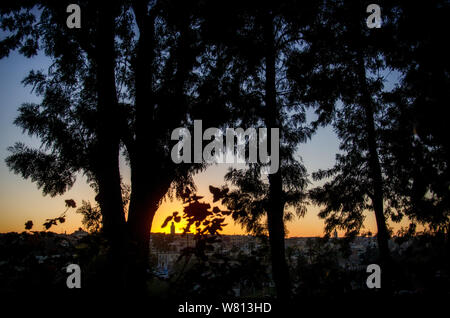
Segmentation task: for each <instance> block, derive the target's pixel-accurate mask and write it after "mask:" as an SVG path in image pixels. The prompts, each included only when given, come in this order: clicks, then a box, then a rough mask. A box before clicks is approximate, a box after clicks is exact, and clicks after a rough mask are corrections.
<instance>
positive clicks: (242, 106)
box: [215, 1, 317, 300]
mask: <svg viewBox="0 0 450 318" xmlns="http://www.w3.org/2000/svg"><path fill="white" fill-rule="evenodd" d="M227 5H229V7H228V8H222V10H221V12H225V16H226V17H228V16H230V17H232V18H230V23H228V28H229V29H230V30H229V31H228V32H231V33H232V34H233V40H230V39H229V38H228V37H227V34H226V31H227V30H228V29H225V31H222V33H220V34H219V35H218V40H219V41H220V40H222V43H224V44H225V45H226V46H227V47H228V48H229V49H230V50H232V51H233V52H234V54H235V55H234V56H235V58H234V65H233V66H234V68H233V76H234V77H235V78H236V79H238V81H239V82H238V83H239V85H238V86H237V89H236V90H235V91H234V94H235V97H234V98H235V100H233V102H234V103H235V104H234V107H235V108H234V110H235V114H237V116H236V117H237V118H238V122H239V123H241V124H244V125H255V126H264V127H267V128H268V129H269V130H270V128H278V129H279V132H280V149H279V150H280V169H279V170H278V171H277V172H275V173H272V174H269V175H268V176H267V178H266V177H265V176H263V175H262V174H261V168H262V167H263V166H264V165H261V164H256V165H250V166H249V168H248V170H246V171H239V170H236V169H233V170H231V171H230V172H229V173H228V174H227V176H226V179H227V180H228V181H231V183H232V184H233V185H234V186H237V190H236V191H231V192H230V193H228V192H227V190H226V189H225V188H223V189H222V190H219V189H216V190H215V191H216V192H217V194H218V197H217V199H223V203H224V204H226V206H227V207H228V208H229V209H230V210H231V211H232V212H233V217H234V218H235V219H236V220H237V221H238V222H240V223H241V224H243V225H244V226H245V227H246V228H247V230H251V231H253V232H261V230H264V229H265V227H264V225H263V224H262V222H264V218H265V217H267V219H266V220H267V227H266V229H267V231H268V234H269V241H270V247H271V260H272V271H273V279H274V282H275V285H276V289H277V296H278V298H279V299H280V300H287V299H288V298H289V297H290V282H289V273H288V269H287V264H286V259H285V247H284V239H285V235H286V233H285V226H284V222H285V220H286V219H289V218H290V217H292V213H290V212H287V211H285V210H286V208H287V207H288V206H291V207H294V209H295V212H296V213H297V215H299V216H302V215H304V213H305V211H306V210H305V199H306V196H305V189H306V184H307V178H306V170H305V168H304V166H303V164H302V163H301V160H299V159H298V158H297V155H298V154H296V150H297V146H298V144H299V143H301V142H305V141H306V140H307V138H308V137H309V136H310V134H311V132H312V131H311V130H310V129H309V128H307V127H306V126H305V121H306V116H305V109H304V107H303V105H302V104H301V103H300V102H299V100H298V99H296V98H289V96H290V92H291V90H292V89H293V87H292V86H293V85H296V83H295V82H293V81H289V80H288V79H287V77H286V66H287V64H286V62H287V61H288V57H289V56H290V55H291V54H293V52H295V51H296V50H301V48H302V45H303V43H302V37H303V35H302V32H303V30H304V29H306V28H307V26H308V23H309V22H310V21H311V18H312V17H313V16H314V14H315V13H316V7H317V3H316V2H313V3H309V4H305V3H302V2H300V1H284V2H283V3H276V2H272V1H266V2H263V3H259V2H258V3H254V2H252V1H249V2H244V3H237V2H233V3H229V2H227ZM268 138H269V139H270V132H269V136H268ZM273 150H274V149H271V151H272V152H273ZM221 191H222V192H221Z"/></svg>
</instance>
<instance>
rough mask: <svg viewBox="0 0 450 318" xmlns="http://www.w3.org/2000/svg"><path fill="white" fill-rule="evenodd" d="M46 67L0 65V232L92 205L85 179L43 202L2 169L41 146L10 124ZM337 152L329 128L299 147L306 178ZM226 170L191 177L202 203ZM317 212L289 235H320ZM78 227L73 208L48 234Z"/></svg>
mask: <svg viewBox="0 0 450 318" xmlns="http://www.w3.org/2000/svg"><path fill="white" fill-rule="evenodd" d="M49 62H50V61H49V59H48V58H46V57H45V56H42V55H38V56H36V57H34V58H32V59H27V58H25V57H23V56H21V55H19V54H17V53H15V52H13V53H11V55H10V56H9V57H8V58H4V59H2V60H0V232H10V231H16V232H21V231H23V230H24V224H25V222H26V221H27V220H32V221H33V223H34V227H33V230H42V229H43V226H42V224H43V223H44V222H45V219H47V218H54V217H57V216H59V215H60V214H61V213H62V212H63V211H64V210H65V206H64V200H65V199H74V200H75V201H76V203H77V204H78V205H81V201H82V200H90V201H91V203H94V192H93V190H92V189H91V188H90V187H89V186H88V185H87V184H86V178H85V177H84V176H82V175H80V176H79V177H78V178H77V182H76V184H75V185H74V187H73V188H72V189H71V190H70V191H69V192H67V193H66V194H64V195H63V196H58V197H55V198H51V197H49V196H45V197H44V196H43V195H42V192H41V191H40V190H39V189H37V187H36V184H35V183H32V182H31V180H24V179H22V178H21V177H20V176H19V175H15V174H13V173H12V172H10V171H9V170H8V167H7V166H6V164H5V158H6V157H7V155H8V152H7V147H9V146H11V145H13V144H14V142H17V141H21V142H25V143H26V144H27V145H31V146H36V147H39V146H40V143H39V141H38V140H37V139H35V138H30V137H29V136H28V135H24V134H22V131H21V129H20V128H18V127H16V126H14V125H13V121H14V119H15V118H16V116H17V115H18V112H17V108H18V106H20V105H21V104H22V103H24V102H39V98H37V97H36V96H34V95H33V94H32V93H31V88H30V87H24V86H23V85H22V84H21V83H20V82H21V80H22V79H23V78H24V77H25V76H26V75H27V73H28V72H29V71H30V70H31V69H43V70H46V69H47V67H48V65H49ZM243 128H244V127H243ZM245 128H247V127H245ZM337 151H338V140H337V138H336V135H335V134H334V132H333V131H332V129H331V128H330V127H327V128H321V129H319V131H318V132H317V134H315V135H314V136H313V138H312V140H311V141H309V142H308V143H307V144H302V145H300V148H299V153H300V154H301V156H302V158H303V161H304V164H305V166H306V168H307V169H308V173H309V174H311V173H312V172H314V171H316V170H318V169H319V168H321V169H326V168H330V167H332V166H333V164H334V158H335V154H336V152H337ZM228 167H229V165H227V164H217V165H214V166H211V167H209V168H208V169H207V170H205V171H204V172H202V173H199V174H198V175H196V176H195V181H196V184H197V186H198V194H199V195H202V196H205V198H204V199H203V200H205V201H206V202H209V203H211V204H212V195H211V194H210V193H209V190H208V186H209V185H214V186H221V185H223V183H224V181H223V176H224V174H225V173H226V171H227V169H228ZM121 173H122V175H123V178H124V181H125V182H127V183H129V175H130V173H129V168H128V167H127V166H126V164H125V163H124V162H123V160H122V161H121ZM173 211H180V212H182V205H181V203H180V202H178V201H170V200H169V199H166V200H165V201H164V202H163V203H162V205H161V207H160V209H159V210H158V211H157V214H156V216H155V219H154V222H153V228H152V232H161V231H165V232H167V231H169V227H167V228H165V229H161V227H160V225H161V224H162V223H163V221H164V219H165V218H166V217H167V216H168V215H171V214H172V212H173ZM318 211H319V208H318V207H315V206H310V207H309V208H308V213H307V214H306V216H305V217H304V218H302V219H295V220H294V221H292V222H290V223H288V225H287V228H288V231H289V233H288V234H289V236H320V235H322V234H323V228H324V224H323V221H322V220H320V219H319V218H318V217H317V213H318ZM365 225H366V230H371V231H372V232H376V226H375V219H374V216H373V213H367V217H366V222H365ZM80 226H81V215H79V214H77V213H75V210H74V209H72V210H71V211H69V212H68V213H67V219H66V223H64V224H60V225H58V226H56V227H53V228H52V231H55V232H67V233H71V232H73V231H74V230H76V229H78V227H80ZM177 232H181V225H179V226H178V227H177ZM224 233H225V234H243V233H244V232H243V231H242V230H241V229H240V227H239V226H238V225H235V224H234V223H233V220H231V219H230V220H229V221H228V225H227V226H226V227H225V230H224ZM340 234H342V233H340Z"/></svg>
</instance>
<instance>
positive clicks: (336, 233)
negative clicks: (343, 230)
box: [333, 229, 338, 239]
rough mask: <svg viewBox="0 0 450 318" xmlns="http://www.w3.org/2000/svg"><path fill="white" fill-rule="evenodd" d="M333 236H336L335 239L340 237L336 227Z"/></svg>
mask: <svg viewBox="0 0 450 318" xmlns="http://www.w3.org/2000/svg"><path fill="white" fill-rule="evenodd" d="M333 237H334V238H335V239H337V238H338V232H337V231H336V229H334V233H333Z"/></svg>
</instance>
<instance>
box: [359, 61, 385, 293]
mask: <svg viewBox="0 0 450 318" xmlns="http://www.w3.org/2000/svg"><path fill="white" fill-rule="evenodd" d="M357 62H358V66H357V67H358V77H359V82H360V85H361V93H362V94H361V106H362V107H363V108H364V114H365V125H366V127H365V128H366V135H367V147H368V151H369V174H370V178H371V179H372V194H371V196H372V197H371V199H372V204H373V209H374V212H375V219H376V222H377V230H378V233H377V240H378V249H379V252H380V261H381V268H382V272H383V275H382V280H383V282H384V283H382V285H384V289H385V290H389V289H390V284H391V277H390V275H391V256H390V251H389V233H388V230H387V226H386V219H385V216H384V206H383V200H384V194H383V176H382V172H381V165H380V159H379V156H378V149H377V142H376V132H375V119H374V109H373V106H374V105H373V101H372V98H371V97H370V93H369V91H368V87H367V78H366V67H365V62H364V58H363V56H362V54H359V56H358V61H357Z"/></svg>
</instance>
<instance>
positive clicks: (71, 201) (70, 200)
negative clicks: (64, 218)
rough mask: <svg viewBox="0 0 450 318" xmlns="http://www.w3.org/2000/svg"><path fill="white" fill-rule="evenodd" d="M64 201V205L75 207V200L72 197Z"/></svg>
mask: <svg viewBox="0 0 450 318" xmlns="http://www.w3.org/2000/svg"><path fill="white" fill-rule="evenodd" d="M65 202H66V207H68V208H76V207H77V204H76V202H75V201H74V200H72V199H68V200H65Z"/></svg>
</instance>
